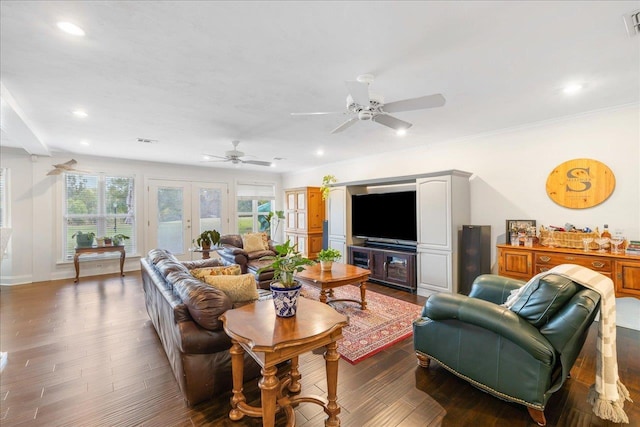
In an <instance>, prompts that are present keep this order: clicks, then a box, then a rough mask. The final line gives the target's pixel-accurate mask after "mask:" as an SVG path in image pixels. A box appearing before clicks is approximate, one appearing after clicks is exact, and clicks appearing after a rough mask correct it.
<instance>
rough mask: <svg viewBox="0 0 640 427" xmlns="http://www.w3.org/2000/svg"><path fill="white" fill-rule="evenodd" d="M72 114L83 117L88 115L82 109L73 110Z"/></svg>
mask: <svg viewBox="0 0 640 427" xmlns="http://www.w3.org/2000/svg"><path fill="white" fill-rule="evenodd" d="M73 115H74V116H76V117H81V118H83V119H84V118H85V117H87V116H88V114H87V113H86V112H85V111H82V110H75V111H74V112H73Z"/></svg>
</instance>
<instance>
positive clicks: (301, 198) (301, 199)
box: [296, 193, 307, 209]
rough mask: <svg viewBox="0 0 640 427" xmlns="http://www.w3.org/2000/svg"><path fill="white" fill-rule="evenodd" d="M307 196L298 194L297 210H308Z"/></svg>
mask: <svg viewBox="0 0 640 427" xmlns="http://www.w3.org/2000/svg"><path fill="white" fill-rule="evenodd" d="M304 197H305V194H304V193H299V194H298V206H296V208H297V209H306V208H307V207H306V206H305V205H306V203H305V200H304Z"/></svg>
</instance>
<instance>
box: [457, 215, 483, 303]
mask: <svg viewBox="0 0 640 427" xmlns="http://www.w3.org/2000/svg"><path fill="white" fill-rule="evenodd" d="M459 252H460V263H459V266H460V274H459V281H458V293H460V294H464V295H469V292H471V285H472V284H473V281H474V280H475V278H476V277H478V276H479V275H481V274H487V273H491V226H490V225H463V226H462V241H461V242H460V251H459Z"/></svg>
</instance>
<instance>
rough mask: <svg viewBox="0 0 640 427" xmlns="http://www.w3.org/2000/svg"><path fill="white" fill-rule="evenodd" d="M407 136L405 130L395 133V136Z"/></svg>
mask: <svg viewBox="0 0 640 427" xmlns="http://www.w3.org/2000/svg"><path fill="white" fill-rule="evenodd" d="M406 134H407V130H406V129H398V130H397V131H396V135H398V136H405V135H406Z"/></svg>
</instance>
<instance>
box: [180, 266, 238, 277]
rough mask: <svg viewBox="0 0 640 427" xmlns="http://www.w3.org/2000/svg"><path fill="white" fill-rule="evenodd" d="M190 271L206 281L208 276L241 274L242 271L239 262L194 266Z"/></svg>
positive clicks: (194, 275)
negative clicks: (217, 265) (202, 266)
mask: <svg viewBox="0 0 640 427" xmlns="http://www.w3.org/2000/svg"><path fill="white" fill-rule="evenodd" d="M189 273H191V275H192V276H193V277H195V278H196V279H200V280H202V281H204V278H205V277H206V276H239V275H240V274H241V273H242V271H241V268H240V266H239V265H238V264H231V265H225V266H219V267H205V268H194V269H193V270H189Z"/></svg>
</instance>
